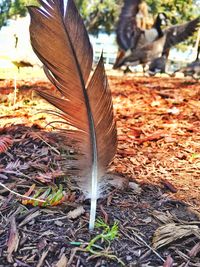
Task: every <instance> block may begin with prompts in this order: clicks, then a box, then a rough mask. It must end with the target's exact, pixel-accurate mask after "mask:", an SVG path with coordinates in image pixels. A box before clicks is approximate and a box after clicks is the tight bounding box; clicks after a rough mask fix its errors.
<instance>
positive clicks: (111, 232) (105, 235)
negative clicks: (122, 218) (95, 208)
mask: <svg viewBox="0 0 200 267" xmlns="http://www.w3.org/2000/svg"><path fill="white" fill-rule="evenodd" d="M95 227H96V228H102V229H103V230H102V233H100V234H98V235H97V236H95V237H94V238H93V239H92V240H91V241H90V242H89V244H88V246H87V247H86V250H88V251H90V250H91V249H92V247H93V246H94V244H95V243H96V242H97V240H99V239H101V240H102V242H104V241H107V242H108V243H109V245H110V241H112V240H114V239H115V238H117V237H118V222H115V223H114V224H113V226H112V227H110V226H109V225H108V224H106V223H105V222H104V221H103V220H102V219H99V220H97V222H96V224H95Z"/></svg>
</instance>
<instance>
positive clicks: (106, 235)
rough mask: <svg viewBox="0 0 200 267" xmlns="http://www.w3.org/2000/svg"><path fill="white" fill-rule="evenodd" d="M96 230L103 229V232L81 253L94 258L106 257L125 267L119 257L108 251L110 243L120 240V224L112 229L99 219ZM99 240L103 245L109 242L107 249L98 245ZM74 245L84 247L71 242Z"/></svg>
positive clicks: (115, 224)
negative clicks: (88, 254)
mask: <svg viewBox="0 0 200 267" xmlns="http://www.w3.org/2000/svg"><path fill="white" fill-rule="evenodd" d="M95 228H100V229H102V232H101V233H100V234H98V235H96V236H95V237H94V238H93V239H91V240H90V242H89V243H88V244H87V246H86V248H84V249H80V250H81V251H86V252H89V253H91V254H92V256H91V258H92V257H106V258H108V259H110V260H115V261H117V262H118V263H120V264H121V265H122V266H125V264H124V263H123V261H121V260H120V259H119V258H118V257H117V256H115V255H113V254H111V253H110V252H109V251H108V249H109V247H110V242H111V241H113V240H114V239H116V238H118V236H119V230H118V222H114V224H113V226H112V227H110V226H109V225H108V224H107V223H105V222H104V221H103V220H102V219H99V220H97V221H96V223H95ZM98 240H101V242H102V243H104V242H107V243H108V247H107V248H106V249H105V248H103V247H102V246H99V245H97V244H96V242H97V241H98ZM71 244H72V245H78V246H81V245H83V243H82V242H71Z"/></svg>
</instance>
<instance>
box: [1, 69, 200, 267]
mask: <svg viewBox="0 0 200 267" xmlns="http://www.w3.org/2000/svg"><path fill="white" fill-rule="evenodd" d="M109 83H110V87H111V90H112V94H113V102H114V111H115V117H116V121H117V128H118V150H117V155H116V157H115V159H114V161H113V163H112V165H111V167H110V170H109V173H114V174H115V175H117V176H119V177H122V180H123V181H125V182H124V183H123V186H122V187H121V188H119V186H118V187H117V188H116V187H111V186H110V187H109V189H108V190H107V192H106V193H105V195H104V197H103V198H101V199H100V200H99V202H98V209H97V218H98V219H100V218H101V219H102V220H103V221H104V222H105V225H106V226H105V225H104V226H103V227H102V226H98V227H96V228H95V229H94V230H93V231H91V232H90V231H89V230H88V218H89V201H88V200H84V198H83V196H82V194H81V192H79V191H78V190H77V189H76V188H75V186H74V184H73V183H72V182H71V180H70V177H69V176H68V175H67V168H66V159H67V158H68V157H70V156H71V154H73V151H71V150H70V149H69V147H63V144H62V138H61V136H59V134H58V133H57V132H55V130H54V129H52V127H51V126H50V125H48V124H49V123H50V122H51V121H52V116H51V115H46V114H45V113H38V110H40V109H41V108H42V109H48V108H49V105H48V104H46V103H45V102H44V101H43V100H41V99H40V98H39V97H37V96H36V95H35V93H34V92H33V89H41V90H49V88H50V89H51V90H52V91H53V90H54V89H53V87H52V86H51V85H50V83H49V82H47V81H44V80H41V81H38V80H32V81H31V82H30V81H18V83H17V87H18V89H19V91H18V92H17V95H16V97H15V95H14V93H13V81H12V80H10V81H9V80H3V81H1V84H0V92H1V114H0V127H1V128H0V134H1V135H0V138H1V139H0V182H1V186H0V215H1V216H0V226H1V227H0V266H6V267H9V266H25V267H26V266H27V267H28V266H37V267H40V266H44V267H49V266H55V267H62V266H70V267H75V266H76V267H78V266H79V267H80V266H87V267H94V266H101V267H105V266H106V267H116V266H129V267H136V266H137V267H150V266H151V267H158V266H160V267H161V266H162V267H170V266H179V267H180V266H182V267H183V266H185V267H186V266H197V267H198V266H200V230H199V225H200V208H199V204H200V180H199V174H200V122H199V119H200V111H199V100H200V83H199V82H198V81H195V80H191V79H176V78H171V77H170V78H152V77H151V78H150V77H134V75H126V76H121V75H118V74H117V75H113V73H111V74H110V75H109ZM14 102H15V103H14ZM127 181H129V182H127ZM55 184H56V185H57V187H56V186H55ZM3 185H4V187H3ZM5 186H6V187H5ZM59 186H60V187H59ZM61 186H62V188H61ZM50 189H52V190H54V191H51V192H50V191H48V190H50ZM31 190H32V191H31ZM59 190H60V191H59ZM13 191H14V192H15V193H16V192H17V193H18V194H20V195H24V194H26V195H29V196H33V195H34V193H35V192H38V195H35V196H34V197H35V198H37V197H39V196H41V195H42V196H43V198H45V197H46V198H47V197H48V196H49V195H50V194H52V195H54V198H52V199H51V205H48V206H44V207H41V205H42V203H41V202H39V203H38V202H37V201H36V200H29V201H25V199H23V200H22V197H21V196H20V195H16V194H15V193H14V192H13ZM58 192H59V194H60V195H59V194H58ZM45 194H46V195H45ZM57 204H58V205H57ZM71 211H73V212H71ZM115 223H117V224H118V226H117V227H118V234H117V235H116V236H115V235H114V236H113V240H106V238H103V236H102V231H104V232H103V234H104V235H105V234H106V231H108V234H109V233H111V232H112V231H114V230H113V229H114V228H113V229H109V228H108V226H109V227H110V228H112V226H113V225H114V224H115ZM106 227H107V228H106ZM106 229H107V230H106ZM112 233H113V232H112ZM98 235H100V237H101V238H98ZM94 238H96V241H95V240H94ZM111 239H112V238H111ZM93 241H94V242H93ZM92 242H93V243H94V244H93V245H92V246H91V243H92Z"/></svg>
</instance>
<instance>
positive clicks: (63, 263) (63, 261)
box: [55, 254, 68, 267]
mask: <svg viewBox="0 0 200 267" xmlns="http://www.w3.org/2000/svg"><path fill="white" fill-rule="evenodd" d="M67 262H68V260H67V258H66V256H65V254H62V256H61V258H60V260H59V261H58V262H57V263H56V264H55V267H67Z"/></svg>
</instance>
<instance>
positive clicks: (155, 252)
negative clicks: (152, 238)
mask: <svg viewBox="0 0 200 267" xmlns="http://www.w3.org/2000/svg"><path fill="white" fill-rule="evenodd" d="M120 231H121V232H122V233H123V234H124V235H125V236H126V237H128V238H129V239H131V240H133V241H134V242H135V240H134V239H133V238H131V237H130V236H129V235H127V234H126V233H125V232H124V231H122V230H121V229H120ZM132 233H133V234H134V235H135V237H136V238H137V239H139V240H140V241H142V243H143V244H144V245H145V246H146V247H148V249H150V250H151V251H152V252H153V253H154V254H155V255H156V256H157V257H158V258H159V259H161V260H162V261H163V262H165V260H164V259H163V258H162V257H161V256H160V254H158V252H157V251H155V250H154V249H153V248H152V247H150V246H149V245H148V244H147V242H146V241H144V240H143V239H142V238H141V237H140V236H139V235H138V234H137V233H135V231H134V230H132Z"/></svg>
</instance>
